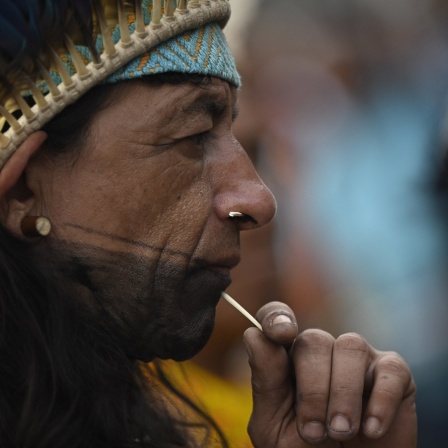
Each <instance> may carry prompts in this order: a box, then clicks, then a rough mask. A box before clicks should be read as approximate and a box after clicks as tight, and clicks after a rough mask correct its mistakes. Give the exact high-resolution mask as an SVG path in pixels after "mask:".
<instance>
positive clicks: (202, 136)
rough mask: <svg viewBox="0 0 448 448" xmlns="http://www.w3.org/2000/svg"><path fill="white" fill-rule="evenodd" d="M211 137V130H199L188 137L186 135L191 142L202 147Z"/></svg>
mask: <svg viewBox="0 0 448 448" xmlns="http://www.w3.org/2000/svg"><path fill="white" fill-rule="evenodd" d="M213 138H214V136H213V134H212V133H211V131H205V132H201V133H199V134H195V135H191V136H190V137H188V140H190V141H192V142H193V143H195V144H196V145H198V146H201V147H203V146H204V145H205V143H207V141H209V140H211V139H213Z"/></svg>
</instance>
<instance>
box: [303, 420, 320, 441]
mask: <svg viewBox="0 0 448 448" xmlns="http://www.w3.org/2000/svg"><path fill="white" fill-rule="evenodd" d="M302 435H303V436H305V437H306V438H307V439H310V440H316V441H317V440H322V439H323V438H325V426H324V425H323V424H322V423H321V422H308V423H305V424H304V425H303V426H302Z"/></svg>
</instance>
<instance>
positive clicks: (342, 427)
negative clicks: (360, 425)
mask: <svg viewBox="0 0 448 448" xmlns="http://www.w3.org/2000/svg"><path fill="white" fill-rule="evenodd" d="M330 428H331V430H332V431H336V432H350V431H351V429H352V427H351V425H350V422H349V421H348V420H347V418H345V417H344V416H343V415H335V416H334V417H333V419H332V420H331V423H330Z"/></svg>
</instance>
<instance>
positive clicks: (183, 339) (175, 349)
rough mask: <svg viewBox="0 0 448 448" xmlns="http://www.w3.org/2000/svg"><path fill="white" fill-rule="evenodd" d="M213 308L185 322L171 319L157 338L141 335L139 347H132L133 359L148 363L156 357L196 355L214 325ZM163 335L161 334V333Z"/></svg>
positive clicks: (188, 357) (181, 358) (204, 343)
mask: <svg viewBox="0 0 448 448" xmlns="http://www.w3.org/2000/svg"><path fill="white" fill-rule="evenodd" d="M215 314H216V313H215V307H210V308H209V309H208V310H207V312H203V313H201V315H200V316H196V318H194V319H191V317H190V318H189V319H187V320H184V322H180V321H179V320H176V319H173V321H171V322H170V326H169V328H164V329H163V330H162V329H160V333H159V335H158V337H157V336H156V337H154V335H153V336H152V337H150V336H149V335H147V336H145V337H142V338H141V343H140V344H139V347H134V349H133V353H132V355H131V357H132V358H134V359H138V360H139V361H143V362H150V361H152V360H153V359H155V358H159V359H172V360H174V361H186V360H187V359H190V358H192V357H193V356H195V355H196V354H198V353H199V352H200V351H201V350H202V349H203V348H204V347H205V345H206V344H207V342H208V341H209V339H210V336H211V335H212V333H213V329H214V326H215ZM162 334H163V336H161V335H162Z"/></svg>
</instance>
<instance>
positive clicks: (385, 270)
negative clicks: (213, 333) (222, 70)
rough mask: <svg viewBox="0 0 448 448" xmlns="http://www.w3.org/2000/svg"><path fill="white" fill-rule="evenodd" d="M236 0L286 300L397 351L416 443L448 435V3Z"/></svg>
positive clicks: (257, 155) (237, 31)
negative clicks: (411, 395) (409, 377)
mask: <svg viewBox="0 0 448 448" xmlns="http://www.w3.org/2000/svg"><path fill="white" fill-rule="evenodd" d="M232 3H233V5H234V16H233V18H232V22H231V23H230V24H229V28H228V30H227V33H228V39H229V42H230V44H231V46H232V47H233V48H234V51H235V53H236V55H237V62H238V65H239V68H240V71H241V73H242V79H243V85H244V86H243V91H242V98H241V109H242V113H241V118H240V119H239V121H238V122H237V127H236V133H237V136H238V138H240V140H241V141H242V143H243V146H245V147H246V149H247V150H248V152H249V153H250V154H251V155H252V156H253V157H254V160H255V161H256V163H257V166H258V168H259V170H260V171H261V173H262V174H263V176H264V178H265V180H266V183H267V184H268V185H269V186H270V187H271V188H272V190H273V191H274V193H275V195H276V197H277V201H278V214H277V217H276V221H275V223H274V233H273V237H272V238H273V239H272V250H273V254H274V258H275V264H276V279H275V281H276V288H277V293H276V294H277V295H278V296H277V297H274V298H276V299H277V298H278V299H280V300H284V301H287V302H288V303H289V304H290V305H291V306H292V307H293V308H294V309H295V311H296V313H297V314H298V316H299V319H300V320H301V325H302V326H303V328H307V327H311V326H312V327H316V326H317V327H321V328H324V329H326V330H328V331H330V332H332V333H333V334H335V335H337V334H340V333H342V332H347V331H356V332H359V333H361V334H363V335H364V336H365V337H366V338H367V339H368V340H369V342H371V343H372V344H373V345H374V346H376V347H377V348H378V349H384V350H396V351H398V352H399V353H400V354H401V355H402V356H403V357H404V358H405V359H406V361H407V362H408V363H409V364H410V366H411V368H412V370H413V373H414V376H415V378H416V381H417V386H418V403H417V405H418V412H419V433H420V441H419V447H422V448H446V446H447V442H446V439H445V437H446V436H445V425H446V424H447V423H448V285H447V280H448V276H447V261H448V225H447V223H448V221H447V219H448V218H447V213H446V212H447V208H448V207H447V205H448V196H447V195H446V193H445V184H447V185H448V182H444V178H443V175H442V177H441V172H442V167H443V160H444V154H445V149H446V147H448V146H447V145H446V143H447V142H446V134H447V132H446V129H445V127H446V123H445V121H446V117H445V115H446V107H447V100H448V14H447V12H448V4H447V2H446V1H443V0H439V1H436V0H375V1H372V0H276V1H275V2H274V1H272V0H258V1H257V0H233V2H232ZM447 179H448V176H447ZM247 275H251V274H250V272H248V274H247ZM249 308H250V306H249Z"/></svg>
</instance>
